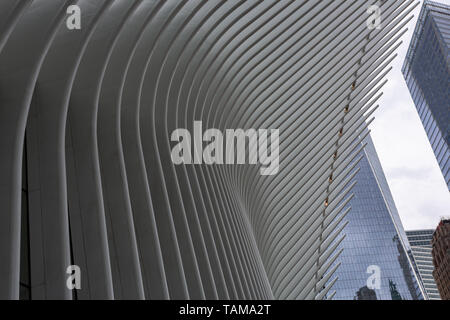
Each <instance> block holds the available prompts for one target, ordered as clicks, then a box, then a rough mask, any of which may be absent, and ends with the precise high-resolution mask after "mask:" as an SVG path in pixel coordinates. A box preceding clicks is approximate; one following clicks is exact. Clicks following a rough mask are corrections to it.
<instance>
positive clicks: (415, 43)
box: [402, 1, 450, 190]
mask: <svg viewBox="0 0 450 320" xmlns="http://www.w3.org/2000/svg"><path fill="white" fill-rule="evenodd" d="M449 30H450V6H447V5H444V4H439V3H436V2H431V1H425V3H424V5H423V8H422V11H421V13H420V16H419V20H418V22H417V26H416V29H415V32H414V35H413V38H412V40H411V44H410V47H409V50H408V54H407V56H406V59H405V63H404V65H403V69H402V71H403V75H404V77H405V80H406V82H407V85H408V88H409V91H410V92H411V96H412V98H413V100H414V103H415V105H416V108H417V111H418V113H419V116H420V119H421V120H422V123H423V126H424V128H425V131H426V132H427V135H428V139H429V140H430V143H431V145H432V147H433V151H434V154H435V155H436V158H437V160H438V162H439V166H440V167H441V170H442V173H443V175H444V178H445V181H446V183H447V186H448V188H449V190H450V161H449V158H450V147H449V145H450V51H449V48H450V31H449Z"/></svg>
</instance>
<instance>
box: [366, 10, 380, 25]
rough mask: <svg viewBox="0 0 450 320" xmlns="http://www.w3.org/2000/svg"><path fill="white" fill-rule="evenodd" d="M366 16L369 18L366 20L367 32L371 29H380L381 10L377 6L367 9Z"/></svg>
mask: <svg viewBox="0 0 450 320" xmlns="http://www.w3.org/2000/svg"><path fill="white" fill-rule="evenodd" d="M367 14H369V15H370V16H369V18H367V22H366V24H367V28H369V30H373V29H381V8H380V7H379V6H377V5H372V6H370V7H369V8H367Z"/></svg>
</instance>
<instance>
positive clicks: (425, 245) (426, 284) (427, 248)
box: [406, 229, 441, 300]
mask: <svg viewBox="0 0 450 320" xmlns="http://www.w3.org/2000/svg"><path fill="white" fill-rule="evenodd" d="M433 232H434V230H433V229H428V230H411V231H406V236H407V237H408V241H409V245H410V246H411V253H412V255H413V262H414V267H415V268H416V273H417V274H418V277H419V280H420V281H421V283H422V286H423V288H424V291H425V294H426V296H427V297H428V299H430V300H440V299H441V296H440V295H439V291H438V288H437V286H436V281H434V278H433V269H434V266H433V257H432V255H431V249H432V247H431V240H432V239H433Z"/></svg>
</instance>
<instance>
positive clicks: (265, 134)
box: [171, 121, 280, 176]
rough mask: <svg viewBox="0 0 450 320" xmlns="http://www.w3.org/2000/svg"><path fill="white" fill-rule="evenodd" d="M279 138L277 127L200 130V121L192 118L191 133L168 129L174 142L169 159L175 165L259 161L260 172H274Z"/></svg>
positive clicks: (276, 163)
mask: <svg viewBox="0 0 450 320" xmlns="http://www.w3.org/2000/svg"><path fill="white" fill-rule="evenodd" d="M279 138H280V133H279V130H278V129H270V130H268V129H258V130H257V129H248V130H243V129H227V130H226V131H225V134H224V133H222V132H221V131H220V130H218V129H208V130H206V131H205V132H204V133H203V129H202V122H201V121H195V122H194V132H193V135H191V133H190V132H189V131H188V130H187V129H176V130H174V131H173V132H172V135H171V141H172V142H178V143H177V144H176V145H175V146H174V147H173V148H172V161H173V163H174V164H176V165H180V164H208V165H212V164H253V165H256V164H260V165H261V168H260V173H261V175H263V176H268V175H275V174H277V173H278V170H279V164H280V160H279ZM269 140H270V144H269ZM247 142H248V143H247ZM205 143H206V145H205V146H204V144H205ZM247 147H248V148H247ZM269 149H270V153H269ZM247 161H248V162H247Z"/></svg>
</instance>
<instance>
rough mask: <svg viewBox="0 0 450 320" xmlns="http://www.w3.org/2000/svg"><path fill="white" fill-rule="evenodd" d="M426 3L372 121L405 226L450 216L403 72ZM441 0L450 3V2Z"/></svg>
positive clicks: (438, 172)
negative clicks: (413, 35) (407, 53)
mask: <svg viewBox="0 0 450 320" xmlns="http://www.w3.org/2000/svg"><path fill="white" fill-rule="evenodd" d="M420 2H421V4H420V6H419V7H417V8H416V9H415V10H414V19H413V20H412V22H410V23H409V25H408V29H409V30H408V33H407V34H406V35H405V36H404V38H403V44H402V46H401V47H400V48H399V50H398V53H399V55H398V57H397V58H396V60H395V61H394V68H393V70H392V71H391V73H390V74H389V76H388V83H387V84H386V86H385V87H384V89H383V92H384V95H383V97H382V98H381V99H380V107H379V109H378V110H377V111H376V113H375V118H376V119H375V121H374V122H373V124H372V125H371V129H372V138H373V140H374V144H375V147H376V149H377V152H378V156H379V158H380V161H381V165H382V166H383V169H384V173H385V175H386V178H387V181H388V183H389V186H390V188H391V192H392V195H393V197H394V200H395V203H396V205H397V209H398V212H399V214H400V217H401V219H402V222H403V226H404V228H405V230H412V229H425V228H435V227H436V226H437V224H438V222H439V220H440V218H441V217H443V216H447V217H448V216H450V193H449V191H448V189H447V185H446V183H445V181H444V177H443V176H442V173H441V170H440V168H439V165H438V163H437V160H436V158H435V156H434V153H433V150H432V148H431V145H430V143H429V141H428V138H427V136H426V133H425V130H424V128H423V126H422V122H421V121H420V118H419V115H418V113H417V110H416V108H415V106H414V102H413V101H412V99H411V95H410V94H409V91H408V88H407V87H406V83H405V80H404V78H403V75H402V73H401V68H402V65H403V61H404V59H405V55H406V52H407V50H408V46H409V43H410V40H411V37H412V34H413V32H414V28H415V26H416V22H417V17H418V15H419V12H420V8H421V5H422V2H423V1H420ZM436 2H440V3H446V4H450V0H437V1H436Z"/></svg>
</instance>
